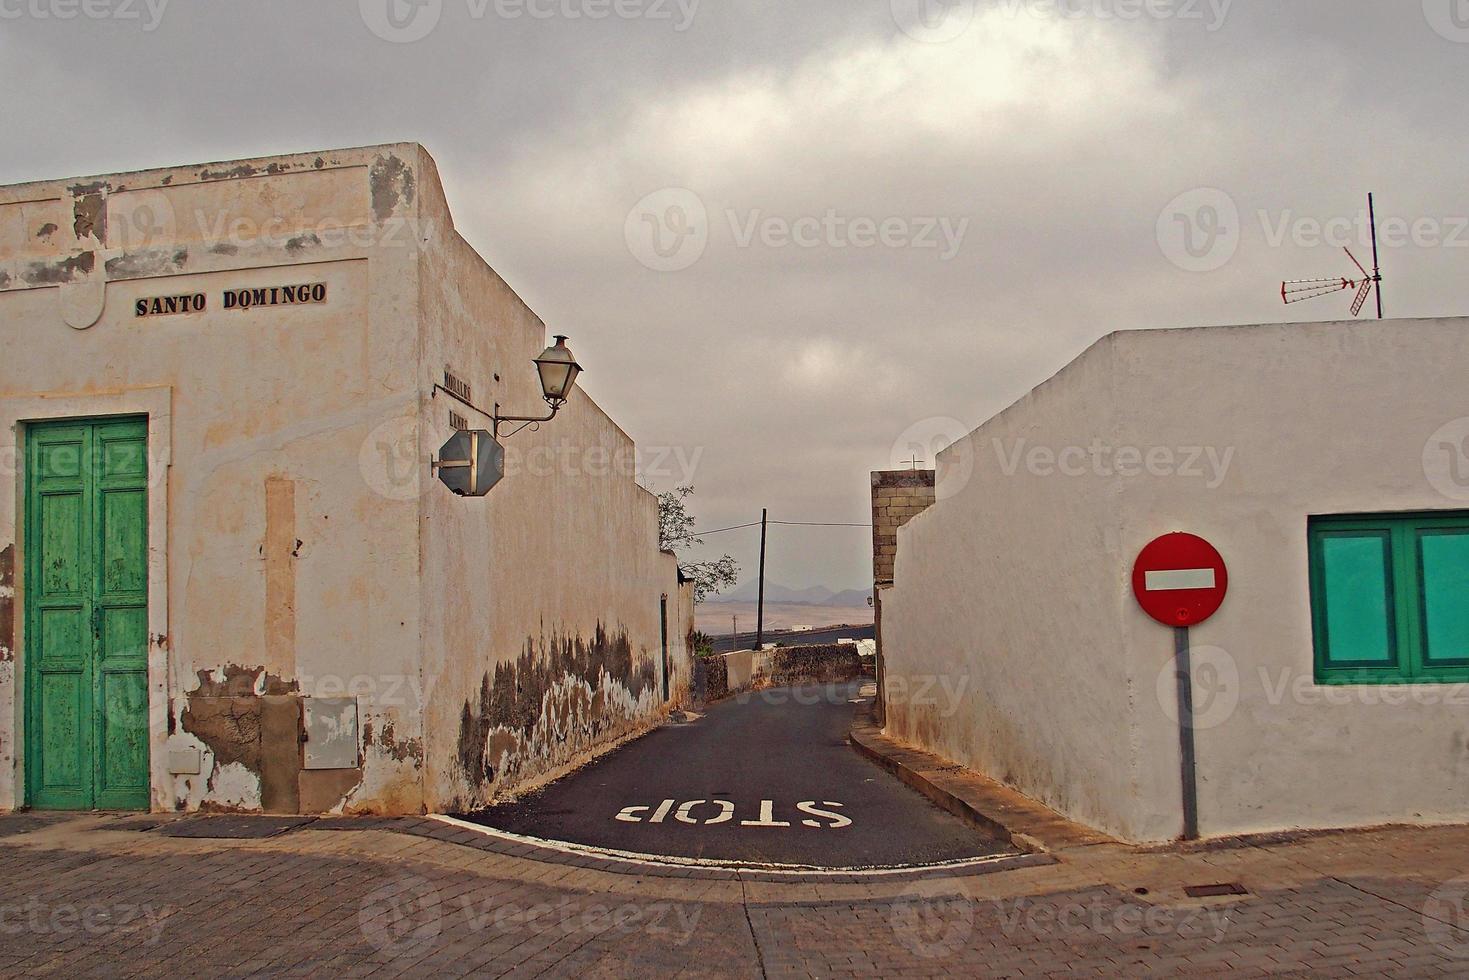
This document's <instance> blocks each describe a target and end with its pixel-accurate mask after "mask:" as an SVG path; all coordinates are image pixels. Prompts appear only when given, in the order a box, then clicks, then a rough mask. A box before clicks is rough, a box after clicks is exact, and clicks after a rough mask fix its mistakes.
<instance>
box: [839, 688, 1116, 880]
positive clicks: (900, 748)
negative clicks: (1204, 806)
mask: <svg viewBox="0 0 1469 980" xmlns="http://www.w3.org/2000/svg"><path fill="white" fill-rule="evenodd" d="M847 741H848V742H849V743H850V744H851V745H852V747H853V748H854V749H856V750H857V752H858V754H860V755H862V756H863V757H864V758H866V759H867V760H868V761H870V762H872V763H874V764H875V765H877V766H879V767H881V768H882V769H884V770H886V771H887V772H890V773H892V774H893V775H894V776H895V777H897V778H898V780H899V781H901V782H902V783H903V784H904V785H906V786H908V787H910V788H911V789H913V790H915V791H917V792H918V793H921V794H922V795H923V796H924V797H926V798H927V799H928V800H929V801H930V802H932V803H933V804H934V805H935V806H937V807H939V808H940V809H942V810H945V811H947V812H948V813H951V814H953V815H954V816H956V817H958V818H959V819H961V820H963V821H965V822H966V823H968V824H969V825H970V826H972V827H974V828H975V829H976V830H978V831H979V832H980V833H982V834H984V835H986V836H987V837H991V838H993V839H995V840H997V841H1000V842H1001V843H1004V844H1008V845H1009V846H1011V847H1013V848H1015V849H1016V850H1018V851H1021V852H1023V853H1027V854H1049V853H1051V852H1052V851H1057V850H1065V849H1067V848H1072V847H1084V846H1088V845H1092V844H1116V843H1119V842H1118V841H1115V840H1113V839H1112V838H1110V837H1108V836H1106V835H1105V834H1102V833H1100V832H1098V831H1095V830H1092V829H1091V828H1089V827H1084V826H1082V825H1081V824H1078V823H1075V822H1073V821H1070V820H1067V819H1066V818H1065V817H1063V816H1061V815H1060V814H1058V813H1056V812H1055V811H1053V810H1051V809H1049V808H1048V807H1045V806H1043V805H1042V804H1040V803H1037V802H1035V801H1034V800H1030V799H1027V798H1026V797H1024V796H1022V795H1021V794H1019V793H1017V792H1016V791H1014V790H1012V789H1009V788H1008V787H1005V786H1001V785H1000V784H999V783H996V782H995V781H994V780H991V779H988V778H986V777H984V776H981V775H980V774H979V773H976V772H971V771H970V770H968V769H965V768H964V767H963V766H960V765H958V764H956V763H954V762H951V761H949V760H948V759H944V758H942V757H940V756H938V755H934V754H933V753H930V752H925V751H923V750H921V749H915V748H910V747H908V746H906V745H902V744H900V743H898V742H897V741H895V740H894V739H891V738H889V737H888V736H886V735H884V734H883V733H882V731H881V729H879V728H878V727H877V725H876V722H875V720H874V718H873V714H872V708H871V706H868V707H867V708H865V709H860V710H859V711H858V712H857V716H856V717H855V718H854V719H853V720H852V728H851V730H850V731H849V732H848V733H847Z"/></svg>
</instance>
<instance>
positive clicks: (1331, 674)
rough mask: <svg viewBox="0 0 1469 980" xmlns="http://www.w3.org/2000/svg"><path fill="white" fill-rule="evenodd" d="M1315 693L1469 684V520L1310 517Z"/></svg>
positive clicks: (1451, 516) (1458, 516) (1460, 516)
mask: <svg viewBox="0 0 1469 980" xmlns="http://www.w3.org/2000/svg"><path fill="white" fill-rule="evenodd" d="M1310 543H1311V616H1312V623H1313V628H1314V630H1315V635H1316V680H1317V681H1318V682H1319V683H1322V684H1421V683H1439V682H1459V681H1469V512H1459V513H1435V514H1391V515H1381V516H1369V517H1313V518H1311V525H1310Z"/></svg>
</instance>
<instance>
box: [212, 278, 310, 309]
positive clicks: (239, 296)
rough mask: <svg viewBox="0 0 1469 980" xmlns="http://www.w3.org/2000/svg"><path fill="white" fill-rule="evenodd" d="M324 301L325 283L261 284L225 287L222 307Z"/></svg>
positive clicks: (236, 307)
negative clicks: (253, 287) (260, 285)
mask: <svg viewBox="0 0 1469 980" xmlns="http://www.w3.org/2000/svg"><path fill="white" fill-rule="evenodd" d="M325 302H326V283H324V282H318V283H310V284H304V285H299V286H263V287H259V288H256V289H226V290H225V291H224V308H225V309H227V310H250V309H254V308H255V307H257V306H302V305H306V304H311V303H325Z"/></svg>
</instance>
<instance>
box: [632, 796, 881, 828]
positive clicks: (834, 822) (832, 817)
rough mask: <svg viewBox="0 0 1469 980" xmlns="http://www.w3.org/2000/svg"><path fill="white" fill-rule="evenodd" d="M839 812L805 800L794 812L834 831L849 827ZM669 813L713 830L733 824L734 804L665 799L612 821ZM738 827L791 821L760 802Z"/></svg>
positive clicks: (657, 818)
mask: <svg viewBox="0 0 1469 980" xmlns="http://www.w3.org/2000/svg"><path fill="white" fill-rule="evenodd" d="M823 808H825V809H823ZM841 809H843V806H842V804H840V803H832V802H830V801H825V802H822V803H817V802H816V801H814V800H806V801H803V802H801V803H797V804H796V811H797V813H798V814H804V815H805V816H804V817H803V818H802V819H801V820H800V824H801V826H803V827H813V828H816V829H829V830H837V829H839V828H842V827H850V826H852V821H851V819H850V818H848V817H845V816H843V815H842V814H840V813H834V812H832V811H834V810H841ZM670 814H671V815H672V817H673V819H674V820H675V821H676V822H678V823H686V824H692V825H694V826H703V827H712V826H715V825H716V824H727V823H733V822H734V818H735V805H734V804H733V803H731V802H729V801H728V800H690V801H688V802H687V803H683V804H679V802H678V801H677V800H664V801H663V802H662V803H660V804H658V806H656V807H652V806H630V807H624V808H623V810H622V812H620V813H618V814H617V816H616V817H614V818H613V819H616V820H620V821H622V822H623V823H664V822H666V821H667V820H668V818H669V816H670ZM645 815H646V816H645ZM701 817H702V819H701ZM812 818H816V819H812ZM793 819H794V818H793ZM823 821H826V822H823ZM739 825H740V826H741V827H770V828H783V827H791V826H793V824H792V822H791V821H790V820H777V819H776V818H775V801H774V800H761V801H760V816H759V817H758V818H757V819H755V820H741V821H740V822H739Z"/></svg>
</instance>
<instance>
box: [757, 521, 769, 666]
mask: <svg viewBox="0 0 1469 980" xmlns="http://www.w3.org/2000/svg"><path fill="white" fill-rule="evenodd" d="M769 526H770V509H769V508H762V509H761V511H760V601H759V603H758V604H757V606H756V609H757V612H756V620H755V649H756V650H764V649H765V532H766V530H767V528H769Z"/></svg>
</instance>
